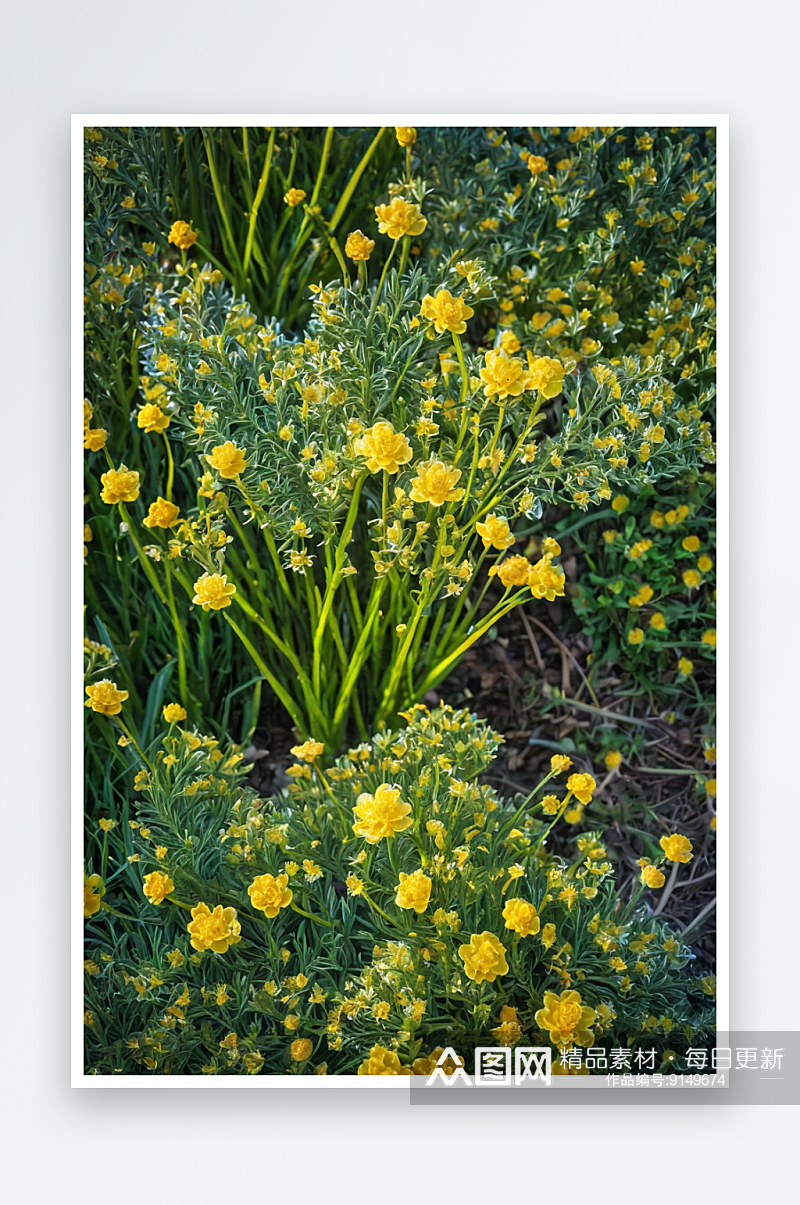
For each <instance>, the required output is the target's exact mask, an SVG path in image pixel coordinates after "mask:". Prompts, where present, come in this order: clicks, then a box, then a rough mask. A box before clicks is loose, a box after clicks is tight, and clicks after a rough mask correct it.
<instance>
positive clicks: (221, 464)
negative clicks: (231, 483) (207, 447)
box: [206, 440, 247, 480]
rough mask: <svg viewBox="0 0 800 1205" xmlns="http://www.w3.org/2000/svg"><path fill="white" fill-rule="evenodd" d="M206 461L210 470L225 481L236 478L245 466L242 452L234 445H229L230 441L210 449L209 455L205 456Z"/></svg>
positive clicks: (245, 462)
mask: <svg viewBox="0 0 800 1205" xmlns="http://www.w3.org/2000/svg"><path fill="white" fill-rule="evenodd" d="M206 460H207V461H208V463H209V464H210V465H211V467H212V469H214V470H215V471H216V472H217V473H219V475H220V477H225V478H226V479H227V480H232V479H233V478H234V477H238V476H239V474H240V473H243V472H244V470H245V468H246V466H247V461H246V459H245V455H244V450H243V449H242V448H237V447H236V444H235V443H231V441H230V440H228V442H227V443H224V444H220V445H219V447H216V448H212V449H211V455H210V456H206Z"/></svg>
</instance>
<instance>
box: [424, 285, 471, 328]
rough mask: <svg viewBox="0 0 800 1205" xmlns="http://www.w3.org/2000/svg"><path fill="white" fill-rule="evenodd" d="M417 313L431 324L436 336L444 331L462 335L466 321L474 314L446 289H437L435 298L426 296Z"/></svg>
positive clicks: (459, 298) (429, 295)
mask: <svg viewBox="0 0 800 1205" xmlns="http://www.w3.org/2000/svg"><path fill="white" fill-rule="evenodd" d="M419 312H420V316H421V317H422V318H426V319H427V321H428V322H432V323H433V325H434V327H435V328H436V333H437V335H443V334H444V332H445V331H450V332H451V333H452V334H454V335H463V334H464V331H465V330H466V329H467V319H468V318H471V317H472V315H473V314H474V313H475V311H474V310H473V309H472V308H471V306H468V305H466V303H465V302H464V301H463V299H462V298H461V297H453V296H452V295H451V294H450V293H449V292H448V290H447V289H439V291H438V292H437V294H436V296H435V297H432V296H431V294H430V293H428V294H426V296H425V297H423V298H422V305H421V306H420V311H419Z"/></svg>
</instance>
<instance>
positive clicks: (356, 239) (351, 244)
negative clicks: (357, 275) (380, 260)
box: [344, 230, 375, 264]
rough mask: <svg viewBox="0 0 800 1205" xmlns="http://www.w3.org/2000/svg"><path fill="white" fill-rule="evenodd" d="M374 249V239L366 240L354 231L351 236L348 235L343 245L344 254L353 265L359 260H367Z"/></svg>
mask: <svg viewBox="0 0 800 1205" xmlns="http://www.w3.org/2000/svg"><path fill="white" fill-rule="evenodd" d="M374 247H375V239H374V238H367V236H366V234H363V233H362V232H361V231H360V230H354V231H353V232H352V234H348V236H347V242H346V243H345V245H344V253H345V255H347V256H349V258H350V259H352V261H353V263H356V264H357V263H359V262H360V261H361V260H368V259H369V257H370V255H371V254H372V251H373V249H374Z"/></svg>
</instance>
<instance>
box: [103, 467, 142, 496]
mask: <svg viewBox="0 0 800 1205" xmlns="http://www.w3.org/2000/svg"><path fill="white" fill-rule="evenodd" d="M100 480H101V481H102V483H103V490H102V493H101V494H100V497H101V498H102V500H103V501H104V502H107V503H108V505H109V506H116V504H117V503H118V502H135V501H136V499H137V498H138V497H139V474H138V473H137V472H136V470H135V469H129V468H127V466H126V465H124V464H121V465H120V466H119V468H118V469H109V470H108V472H107V473H103V474H102V476H101V478H100Z"/></svg>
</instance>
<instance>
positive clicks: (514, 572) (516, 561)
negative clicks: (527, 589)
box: [489, 556, 533, 590]
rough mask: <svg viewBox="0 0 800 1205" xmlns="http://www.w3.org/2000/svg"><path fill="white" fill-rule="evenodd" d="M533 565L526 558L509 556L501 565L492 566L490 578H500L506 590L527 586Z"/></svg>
mask: <svg viewBox="0 0 800 1205" xmlns="http://www.w3.org/2000/svg"><path fill="white" fill-rule="evenodd" d="M532 569H533V565H532V564H531V563H530V561H529V560H528V559H527V558H526V557H524V556H509V557H506V559H505V560H504V561H503V562H502V563H501V564H500V565H492V567H491V569H490V570H489V577H499V578H500V581H501V582H502V583H503V585H504V586H505V588H506V589H507V590H508V589H509V588H510V587H511V586H527V584H528V580H529V578H530V575H531V570H532Z"/></svg>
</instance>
